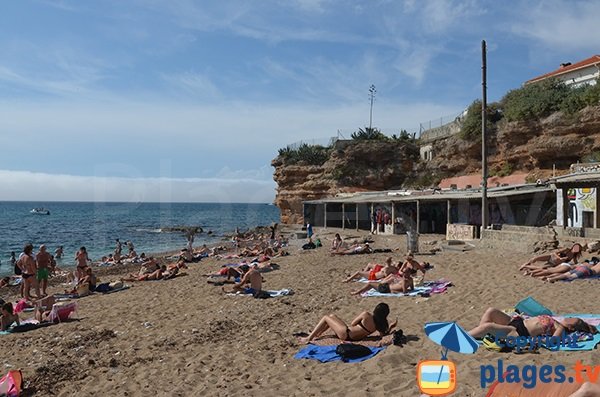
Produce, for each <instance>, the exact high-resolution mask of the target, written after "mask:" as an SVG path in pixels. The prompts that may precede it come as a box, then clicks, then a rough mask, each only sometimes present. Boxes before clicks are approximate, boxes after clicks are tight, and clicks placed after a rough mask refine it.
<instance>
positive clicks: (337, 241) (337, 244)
mask: <svg viewBox="0 0 600 397" xmlns="http://www.w3.org/2000/svg"><path fill="white" fill-rule="evenodd" d="M343 248H344V240H342V236H340V234H339V233H336V234H335V238H334V239H333V241H332V242H331V249H330V251H332V252H337V251H340V250H342V249H343Z"/></svg>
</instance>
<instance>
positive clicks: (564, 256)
mask: <svg viewBox="0 0 600 397" xmlns="http://www.w3.org/2000/svg"><path fill="white" fill-rule="evenodd" d="M582 251H583V247H582V246H581V244H579V243H575V244H573V246H572V247H571V248H563V249H560V250H558V251H556V252H553V253H551V254H546V255H539V256H536V257H534V258H531V259H530V260H529V261H527V262H525V263H524V264H522V265H521V267H520V268H519V270H521V271H523V270H537V269H543V268H546V267H553V266H558V265H560V264H561V263H563V262H570V261H571V260H574V262H577V259H578V258H579V257H580V256H581V252H582ZM536 262H544V264H543V265H542V266H541V267H540V266H536V265H535V263H536Z"/></svg>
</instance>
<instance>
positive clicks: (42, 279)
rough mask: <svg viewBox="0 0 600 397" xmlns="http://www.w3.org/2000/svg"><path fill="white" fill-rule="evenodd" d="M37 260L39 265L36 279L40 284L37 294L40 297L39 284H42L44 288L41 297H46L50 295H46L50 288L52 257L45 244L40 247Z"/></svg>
mask: <svg viewBox="0 0 600 397" xmlns="http://www.w3.org/2000/svg"><path fill="white" fill-rule="evenodd" d="M35 258H36V263H37V273H36V278H37V282H38V287H37V293H38V296H40V291H39V289H40V286H39V284H41V287H42V295H41V296H46V295H48V294H46V289H47V288H48V275H49V273H50V269H49V268H50V264H51V259H52V258H51V257H50V254H49V253H48V251H46V246H45V245H44V244H42V245H40V250H39V252H38V253H37V255H36V256H35Z"/></svg>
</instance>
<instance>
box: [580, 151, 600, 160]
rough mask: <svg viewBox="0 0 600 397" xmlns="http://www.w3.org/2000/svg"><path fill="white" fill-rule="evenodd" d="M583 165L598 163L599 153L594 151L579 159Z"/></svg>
mask: <svg viewBox="0 0 600 397" xmlns="http://www.w3.org/2000/svg"><path fill="white" fill-rule="evenodd" d="M581 161H582V162H584V163H600V151H598V150H596V151H594V152H591V153H590V154H588V155H585V156H583V158H582V159H581Z"/></svg>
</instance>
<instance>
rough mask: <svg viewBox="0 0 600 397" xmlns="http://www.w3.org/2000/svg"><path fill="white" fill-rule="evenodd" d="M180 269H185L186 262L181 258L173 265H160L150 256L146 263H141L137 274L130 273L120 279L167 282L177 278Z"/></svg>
mask: <svg viewBox="0 0 600 397" xmlns="http://www.w3.org/2000/svg"><path fill="white" fill-rule="evenodd" d="M180 269H187V265H186V261H185V260H184V259H182V258H180V259H179V260H178V261H177V262H174V263H170V264H167V265H160V264H159V263H158V261H157V260H156V259H155V258H154V257H152V256H151V257H148V260H147V261H145V262H144V263H142V265H141V267H140V270H139V271H138V272H137V273H130V274H129V276H127V277H123V278H121V281H150V280H168V279H170V278H173V277H175V276H177V275H178V274H179V270H180Z"/></svg>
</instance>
